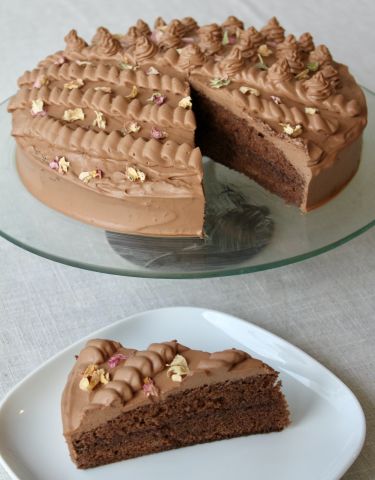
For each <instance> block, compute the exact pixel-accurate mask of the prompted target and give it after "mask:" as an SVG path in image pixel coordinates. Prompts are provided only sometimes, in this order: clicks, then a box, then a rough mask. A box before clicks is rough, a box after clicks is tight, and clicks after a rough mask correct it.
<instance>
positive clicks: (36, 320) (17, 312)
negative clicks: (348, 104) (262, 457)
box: [0, 0, 375, 480]
mask: <svg viewBox="0 0 375 480" xmlns="http://www.w3.org/2000/svg"><path fill="white" fill-rule="evenodd" d="M229 14H235V15H237V16H238V17H240V18H243V19H244V20H245V21H246V23H247V24H254V25H255V26H257V27H260V26H262V25H263V24H264V22H265V20H266V19H268V18H269V17H270V16H272V15H274V14H275V15H277V16H278V17H279V19H280V21H281V23H282V24H283V25H284V27H285V28H286V29H287V30H288V31H289V32H292V33H296V34H300V33H302V32H303V31H306V30H310V31H311V32H312V33H313V34H314V37H315V39H316V41H317V42H318V43H327V44H328V46H329V47H330V49H331V51H332V53H333V54H334V57H335V58H336V59H338V60H339V61H342V62H343V63H348V64H349V65H350V66H351V70H352V71H353V73H354V74H355V75H356V77H357V78H358V80H359V81H360V83H362V84H363V85H365V86H367V87H368V88H370V89H372V90H373V91H375V75H374V73H375V72H374V67H375V54H374V45H375V28H374V25H373V23H374V20H375V2H374V1H373V0H366V1H365V0H362V1H359V0H357V1H355V0H334V1H330V2H328V1H326V0H314V1H312V0H303V1H302V0H300V1H297V0H283V1H277V0H262V1H259V0H258V1H254V0H252V1H250V0H248V1H246V0H242V1H241V0H237V1H234V0H227V1H225V2H224V1H219V0H210V1H207V0H186V1H179V0H165V1H162V0H159V1H146V0H133V1H128V0H118V1H115V0H113V1H109V0H107V1H104V0H101V1H100V0H84V1H82V0H63V1H52V0H11V1H9V0H0V101H3V100H5V99H6V98H7V97H9V96H10V95H12V94H13V93H14V92H15V90H16V78H17V77H18V76H19V75H20V74H21V73H22V72H23V71H24V70H25V69H30V68H33V67H34V65H35V64H36V63H37V61H38V60H40V59H41V58H42V57H44V56H46V55H47V54H49V53H51V52H53V51H55V50H57V49H60V48H61V47H62V45H63V43H62V38H63V36H64V35H65V34H66V33H67V32H68V30H69V29H70V28H72V27H75V28H77V29H78V31H79V34H80V35H82V36H84V37H86V38H87V39H90V38H91V36H92V35H93V33H94V31H95V28H96V27H97V26H99V25H106V26H108V27H109V28H110V29H111V30H112V31H114V32H121V31H125V30H127V28H128V26H129V25H131V24H132V23H133V22H134V21H135V20H136V19H137V18H138V17H143V18H144V19H145V20H148V21H152V20H153V18H154V17H155V16H157V15H162V16H163V17H165V18H166V19H168V20H169V19H171V18H173V17H175V16H179V17H181V16H186V15H192V16H195V17H196V18H197V19H198V20H199V22H200V23H204V22H206V23H209V22H212V21H218V22H221V21H223V20H224V19H225V18H226V16H227V15H229ZM0 154H1V152H0ZM374 213H375V212H374ZM0 214H1V206H0ZM374 251H375V231H369V232H368V233H366V234H364V235H363V236H362V237H360V238H358V239H356V240H353V241H352V242H350V243H349V244H347V245H344V246H342V247H340V248H339V249H337V250H335V251H332V252H329V253H326V254H324V255H323V256H320V257H317V258H315V259H311V260H308V261H306V262H304V263H301V264H297V265H291V266H288V267H284V268H281V269H278V270H274V271H267V272H260V273H257V274H250V275H243V276H238V277H232V278H221V279H220V278H219V279H210V280H193V281H192V280H188V281H172V280H142V279H132V278H121V277H115V276H109V275H103V274H98V273H92V272H87V271H80V270H77V269H74V268H70V267H66V266H63V265H58V264H55V263H52V262H50V261H48V260H45V259H42V258H38V257H36V256H33V255H32V254H30V253H27V252H24V251H22V250H20V249H18V248H16V247H15V246H13V245H11V244H10V243H7V242H6V241H4V240H2V239H0V398H1V397H2V396H4V395H5V394H6V393H7V391H8V390H9V389H10V388H11V387H12V386H13V385H14V384H15V383H16V382H18V381H19V380H21V379H22V378H23V377H24V376H25V375H26V374H27V373H29V372H30V371H31V370H33V369H34V368H35V367H37V366H38V365H40V364H41V363H42V362H44V361H45V360H46V359H47V358H48V357H50V356H51V355H52V354H54V353H56V352H58V351H59V350H60V349H62V348H63V347H65V346H67V345H69V344H70V343H72V342H73V341H75V340H77V339H79V338H80V337H82V336H83V335H86V334H89V333H90V332H91V331H93V330H95V329H97V328H99V327H101V326H104V325H107V324H109V323H112V322H114V321H116V320H118V319H120V318H122V317H124V316H127V315H129V314H131V313H134V312H138V311H141V310H145V309H150V308H156V307H161V306H168V305H170V306H172V305H196V306H203V307H210V308H215V309H219V310H223V311H225V312H228V313H232V314H234V315H238V316H239V317H242V318H244V319H246V320H249V321H252V322H254V323H256V324H258V325H260V326H262V327H265V328H267V329H269V330H270V331H272V332H274V333H276V334H278V335H281V336H282V337H284V338H286V339H287V340H289V341H291V342H292V343H294V344H296V345H298V346H299V347H300V348H302V349H303V350H305V351H306V352H308V353H309V354H311V355H312V356H314V357H315V358H317V359H318V360H319V361H320V362H322V363H323V364H324V365H326V366H327V367H328V368H330V369H331V370H333V371H334V372H335V373H336V374H337V375H338V376H339V377H340V378H341V379H342V380H343V381H344V382H345V383H347V385H348V386H349V387H350V388H351V389H352V390H353V391H354V393H355V394H356V395H357V396H358V398H359V400H360V402H361V403H362V406H363V408H364V410H365V414H366V418H367V429H368V430H367V431H368V433H367V440H366V444H365V447H364V449H363V451H362V453H361V455H360V457H359V459H358V460H357V461H356V462H355V464H354V465H353V466H352V468H351V469H350V471H349V472H348V473H347V474H346V475H345V477H344V478H345V479H346V480H354V479H355V480H365V479H366V480H370V479H374V478H375V408H374V407H375V373H374V372H375V353H374V352H375V348H374V347H375V322H374V319H375V314H374V311H375V291H374V290H375V289H374V287H375V256H374ZM0 434H1V432H0ZM306 454H308V452H306ZM271 455H272V453H271ZM291 461H292V452H291ZM8 478H9V477H8V476H7V475H6V474H5V473H4V472H3V470H1V469H0V480H8ZM26 480H27V479H26ZM51 480H53V479H51ZM67 480H74V479H67Z"/></svg>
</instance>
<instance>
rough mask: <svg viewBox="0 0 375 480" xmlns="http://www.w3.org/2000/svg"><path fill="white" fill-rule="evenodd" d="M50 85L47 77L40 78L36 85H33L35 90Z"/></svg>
mask: <svg viewBox="0 0 375 480" xmlns="http://www.w3.org/2000/svg"><path fill="white" fill-rule="evenodd" d="M48 84H49V79H48V77H47V75H41V76H40V77H38V78H37V79H36V80H35V82H34V84H33V87H34V88H42V86H43V85H48Z"/></svg>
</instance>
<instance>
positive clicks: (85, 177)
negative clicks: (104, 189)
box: [78, 168, 104, 183]
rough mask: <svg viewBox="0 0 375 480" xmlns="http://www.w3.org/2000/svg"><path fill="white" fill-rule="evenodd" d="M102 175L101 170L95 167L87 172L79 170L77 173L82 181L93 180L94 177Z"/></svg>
mask: <svg viewBox="0 0 375 480" xmlns="http://www.w3.org/2000/svg"><path fill="white" fill-rule="evenodd" d="M103 175H104V173H103V171H102V170H99V169H98V168H97V169H96V170H90V171H89V172H81V173H80V174H79V175H78V178H79V179H80V180H81V182H83V183H89V182H90V180H93V179H94V178H103Z"/></svg>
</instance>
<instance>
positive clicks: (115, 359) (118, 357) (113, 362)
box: [107, 353, 129, 368]
mask: <svg viewBox="0 0 375 480" xmlns="http://www.w3.org/2000/svg"><path fill="white" fill-rule="evenodd" d="M128 358H129V355H125V354H124V353H115V354H114V355H112V357H110V358H109V359H108V361H107V363H108V366H109V368H115V367H117V365H118V364H119V363H120V362H122V361H124V360H127V359H128Z"/></svg>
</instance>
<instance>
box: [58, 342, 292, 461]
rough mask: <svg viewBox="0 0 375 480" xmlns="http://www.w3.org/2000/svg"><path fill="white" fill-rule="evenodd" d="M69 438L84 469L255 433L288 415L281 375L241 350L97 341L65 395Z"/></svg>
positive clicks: (83, 355) (282, 423)
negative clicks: (142, 346) (143, 346)
mask: <svg viewBox="0 0 375 480" xmlns="http://www.w3.org/2000/svg"><path fill="white" fill-rule="evenodd" d="M62 421H63V429H64V436H65V438H66V441H67V443H68V446H69V451H70V455H71V458H72V460H73V461H74V462H75V463H76V465H77V467H78V468H90V467H95V466H98V465H103V464H106V463H111V462H115V461H118V460H125V459H129V458H133V457H138V456H141V455H146V454H149V453H155V452H161V451H164V450H170V449H173V448H179V447H183V446H187V445H193V444H197V443H203V442H210V441H214V440H221V439H225V438H231V437H238V436H241V435H249V434H255V433H266V432H275V431H280V430H282V429H283V428H285V427H286V426H287V425H288V424H289V412H288V407H287V403H286V400H285V398H284V395H283V393H282V391H281V382H280V381H279V380H278V373H277V372H276V371H275V370H273V369H272V368H271V367H269V366H268V365H266V364H264V363H263V362H261V361H260V360H257V359H255V358H252V357H251V356H250V355H249V354H248V353H245V352H243V351H241V350H237V349H230V350H224V351H222V352H215V353H211V354H210V353H207V352H203V351H199V350H191V349H189V348H187V347H185V346H183V345H181V344H179V343H177V341H171V342H164V343H153V344H151V345H150V346H149V347H148V349H147V350H145V351H138V350H135V349H131V348H125V347H123V346H122V345H120V344H119V343H117V342H114V341H110V340H99V339H96V340H90V341H89V342H87V344H86V346H85V348H84V349H83V350H82V351H81V352H80V354H79V356H78V357H77V361H76V364H75V366H74V368H73V369H72V371H71V373H70V375H69V378H68V381H67V384H66V386H65V389H64V393H63V396H62Z"/></svg>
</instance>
